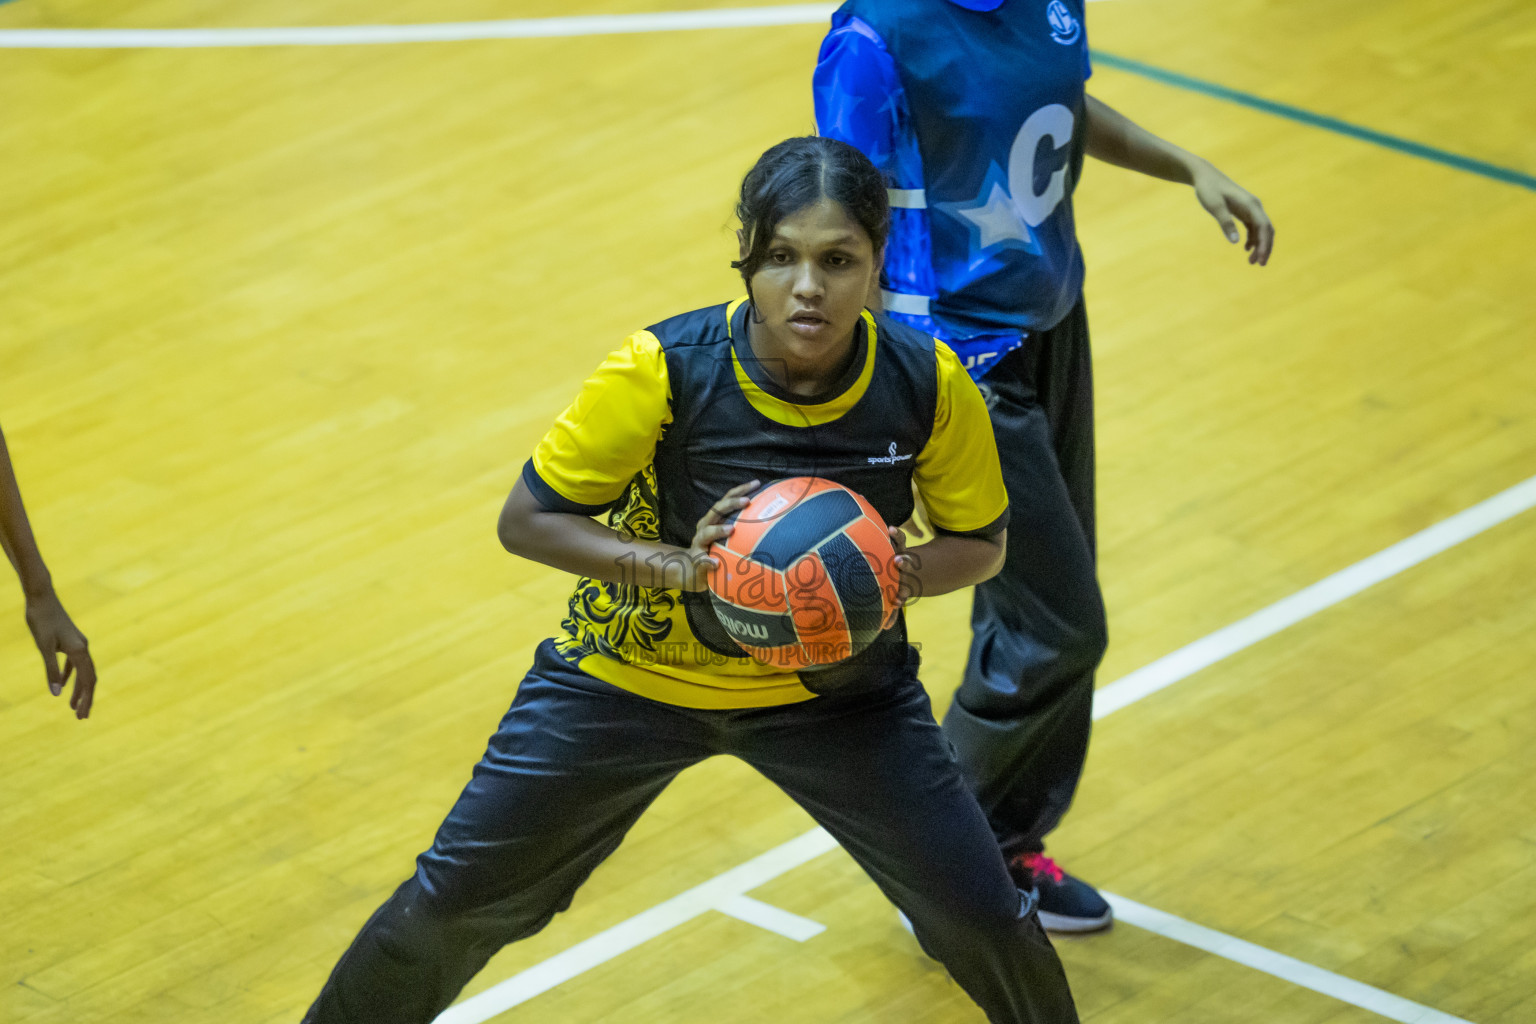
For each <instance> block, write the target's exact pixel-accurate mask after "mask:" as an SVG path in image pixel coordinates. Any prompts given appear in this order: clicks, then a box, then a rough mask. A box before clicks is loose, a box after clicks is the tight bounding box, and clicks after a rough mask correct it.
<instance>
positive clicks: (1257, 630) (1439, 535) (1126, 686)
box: [1093, 477, 1536, 721]
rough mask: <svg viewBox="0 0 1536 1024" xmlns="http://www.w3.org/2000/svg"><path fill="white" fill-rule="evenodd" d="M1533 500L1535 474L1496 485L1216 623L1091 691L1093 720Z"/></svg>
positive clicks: (1409, 565)
mask: <svg viewBox="0 0 1536 1024" xmlns="http://www.w3.org/2000/svg"><path fill="white" fill-rule="evenodd" d="M1533 506H1536V477H1532V478H1531V479H1529V480H1526V481H1525V482H1523V483H1518V484H1516V485H1515V486H1513V487H1511V488H1510V489H1509V490H1507V491H1501V492H1499V493H1498V494H1495V495H1494V496H1493V497H1491V498H1489V499H1488V500H1487V501H1481V502H1478V503H1477V504H1476V505H1473V506H1472V507H1471V508H1469V509H1466V510H1464V511H1461V512H1458V513H1456V514H1455V515H1453V516H1451V517H1450V518H1449V519H1442V520H1441V521H1440V522H1438V523H1436V524H1435V525H1434V526H1431V527H1428V528H1427V529H1424V530H1420V531H1419V532H1418V533H1416V534H1414V535H1413V536H1411V537H1409V538H1408V539H1407V540H1402V541H1399V542H1398V543H1396V544H1393V545H1392V546H1391V547H1389V548H1387V549H1385V550H1383V551H1378V552H1377V553H1376V554H1374V555H1372V556H1370V557H1369V558H1366V559H1362V560H1361V561H1359V562H1356V563H1355V564H1354V565H1352V566H1350V567H1349V568H1348V569H1344V570H1342V571H1340V572H1336V573H1334V574H1333V575H1332V576H1329V577H1327V578H1325V579H1321V580H1318V581H1317V582H1316V583H1314V584H1312V585H1311V586H1310V587H1307V588H1305V589H1303V590H1298V591H1297V592H1296V593H1294V594H1292V595H1291V596H1290V597H1286V598H1282V599H1281V600H1279V601H1276V602H1275V603H1274V604H1272V605H1270V606H1269V607H1268V608H1262V609H1260V610H1259V611H1256V612H1254V613H1253V614H1252V615H1250V616H1248V617H1247V618H1245V619H1239V620H1238V621H1236V622H1234V623H1232V625H1230V626H1226V627H1223V628H1222V629H1218V630H1217V631H1216V632H1214V633H1212V634H1210V635H1209V636H1206V637H1202V638H1201V639H1199V640H1196V641H1195V642H1194V643H1192V644H1189V645H1188V646H1185V647H1180V648H1179V649H1178V650H1176V651H1174V652H1173V653H1172V654H1166V655H1164V656H1163V657H1161V658H1158V659H1157V660H1156V661H1154V662H1152V663H1151V664H1150V665H1144V666H1142V667H1141V668H1139V669H1137V670H1136V671H1134V672H1132V673H1130V674H1129V675H1125V676H1122V677H1120V678H1119V679H1117V680H1115V681H1114V682H1113V683H1110V684H1109V685H1107V686H1102V687H1100V688H1099V690H1098V691H1097V692H1096V693H1094V695H1093V718H1094V721H1098V720H1099V719H1100V718H1103V717H1104V716H1105V715H1107V714H1109V713H1111V712H1113V711H1118V710H1120V709H1121V708H1123V707H1125V706H1126V705H1127V704H1134V703H1136V702H1137V701H1138V700H1141V698H1143V697H1146V696H1148V695H1149V694H1153V693H1156V692H1157V691H1158V690H1161V689H1162V688H1163V687H1165V686H1172V685H1173V684H1174V683H1176V682H1178V681H1179V680H1180V679H1185V678H1188V677H1189V676H1192V675H1194V674H1195V673H1196V672H1199V671H1200V670H1201V669H1203V668H1206V667H1207V666H1210V665H1214V664H1216V663H1217V662H1218V661H1221V660H1222V659H1223V658H1228V657H1231V656H1232V655H1234V654H1236V653H1237V652H1238V651H1241V650H1243V649H1244V648H1247V647H1252V646H1253V645H1254V644H1256V643H1258V642H1259V641H1260V640H1264V639H1266V638H1268V637H1272V636H1274V635H1275V634H1276V633H1278V632H1280V631H1281V630H1282V629H1285V628H1286V627H1288V626H1294V625H1295V624H1296V623H1298V622H1300V621H1301V620H1302V619H1305V618H1308V617H1310V616H1313V615H1316V614H1317V613H1318V612H1320V611H1322V610H1323V609H1324V608H1328V607H1331V606H1332V605H1336V604H1338V603H1339V602H1340V601H1343V600H1344V599H1345V598H1349V597H1353V596H1355V595H1356V594H1358V593H1360V592H1361V591H1362V590H1365V589H1366V588H1368V587H1373V586H1375V585H1376V584H1378V583H1380V582H1381V581H1382V580H1386V579H1391V578H1392V577H1393V576H1396V575H1397V574H1398V573H1400V572H1402V571H1403V570H1404V569H1409V568H1412V567H1413V566H1415V565H1418V564H1419V563H1420V562H1422V561H1424V560H1425V559H1426V558H1430V557H1433V556H1434V555H1438V554H1439V553H1440V552H1442V551H1444V550H1446V549H1447V548H1453V547H1455V546H1456V545H1457V544H1460V543H1461V542H1462V541H1464V540H1467V539H1468V538H1470V537H1475V536H1477V535H1478V534H1480V533H1482V532H1483V531H1484V530H1486V529H1488V528H1489V527H1491V526H1497V525H1498V524H1499V523H1502V522H1504V521H1505V520H1506V519H1509V518H1511V517H1513V516H1517V515H1519V514H1520V513H1521V512H1524V511H1526V510H1527V509H1529V508H1531V507H1533Z"/></svg>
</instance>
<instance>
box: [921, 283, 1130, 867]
mask: <svg viewBox="0 0 1536 1024" xmlns="http://www.w3.org/2000/svg"><path fill="white" fill-rule="evenodd" d="M981 384H982V391H983V393H984V394H985V395H986V398H987V407H988V409H989V410H990V411H991V414H992V431H993V433H994V435H995V436H996V438H997V450H998V455H999V456H1000V457H1001V459H1002V465H1003V482H1004V484H1005V485H1006V487H1007V489H1008V502H1009V520H1008V553H1007V558H1006V560H1005V561H1004V563H1003V569H1002V571H1001V572H1000V573H998V574H997V575H996V576H994V577H993V578H992V579H990V580H988V581H987V582H985V583H983V584H981V585H980V586H978V587H977V588H976V595H975V600H974V603H973V605H972V608H971V653H970V659H969V661H968V662H967V664H966V667H965V676H964V678H963V680H962V682H961V684H960V688H959V689H958V690H957V691H956V692H955V697H954V700H953V702H952V703H951V705H950V708H949V711H948V713H947V714H946V715H945V717H944V733H945V735H946V736H948V737H949V739H950V742H951V743H952V744H953V745H954V749H955V757H956V759H957V760H958V761H959V762H960V767H961V769H962V770H963V771H964V772H965V775H966V778H967V780H968V781H969V782H970V784H971V786H972V789H973V790H974V792H975V793H976V799H977V801H978V802H979V803H980V804H981V806H982V809H983V810H984V811H985V812H986V814H987V817H988V818H989V819H990V821H991V822H992V827H993V829H994V831H995V832H996V833H997V837H998V840H999V842H1000V843H1001V845H1002V847H1003V850H1004V852H1005V853H1007V854H1009V855H1010V856H1011V855H1014V854H1019V853H1030V852H1034V851H1038V850H1040V849H1043V847H1044V841H1045V836H1046V834H1047V833H1048V832H1050V831H1051V830H1052V829H1053V828H1055V827H1056V825H1057V823H1058V822H1059V821H1060V820H1061V816H1062V815H1063V814H1065V813H1066V810H1067V807H1068V806H1069V805H1070V804H1071V802H1072V794H1073V793H1074V792H1075V791H1076V789H1077V783H1078V780H1079V779H1080V778H1081V777H1082V772H1083V763H1084V761H1085V760H1086V758H1087V755H1088V732H1089V725H1090V722H1091V717H1090V716H1091V714H1092V710H1093V673H1094V670H1095V669H1096V668H1098V665H1099V661H1100V659H1101V658H1103V656H1104V648H1105V646H1106V645H1107V644H1108V631H1107V627H1106V625H1105V617H1104V599H1103V596H1102V595H1101V593H1100V591H1099V583H1098V574H1097V568H1096V565H1095V553H1094V548H1095V537H1094V446H1093V371H1092V365H1091V362H1090V353H1089V349H1088V316H1087V313H1086V312H1085V310H1084V308H1083V302H1082V299H1081V298H1079V299H1078V302H1077V305H1076V306H1075V307H1073V309H1072V311H1071V312H1070V313H1068V314H1067V315H1066V317H1064V318H1063V319H1062V321H1061V322H1060V323H1058V324H1057V325H1056V326H1055V327H1052V328H1051V329H1050V330H1046V331H1040V332H1038V333H1035V334H1032V335H1030V337H1028V338H1027V339H1026V340H1025V342H1024V345H1023V347H1022V348H1018V349H1015V350H1014V351H1013V352H1011V353H1009V354H1008V355H1007V356H1005V357H1003V359H1001V360H1000V361H999V362H998V364H997V365H996V366H995V367H993V368H992V370H990V371H989V372H988V373H987V374H986V375H985V376H984V377H983V378H982V381H981Z"/></svg>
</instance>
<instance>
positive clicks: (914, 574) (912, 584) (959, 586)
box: [897, 530, 1008, 604]
mask: <svg viewBox="0 0 1536 1024" xmlns="http://www.w3.org/2000/svg"><path fill="white" fill-rule="evenodd" d="M1007 546H1008V531H1007V530H1003V531H1001V532H999V533H996V534H994V535H992V536H990V537H966V536H962V535H960V534H953V533H941V534H939V535H938V536H936V537H934V538H933V540H931V541H929V542H928V543H926V544H923V545H920V546H918V547H915V548H905V549H903V550H901V551H900V552H899V553H898V555H897V560H898V563H899V564H900V566H901V596H902V603H903V604H905V603H907V602H909V601H912V600H915V599H917V598H919V597H937V596H938V595H940V594H948V593H950V592H951V591H955V590H963V589H964V588H966V587H974V586H975V585H976V584H978V583H985V582H986V581H987V580H989V579H991V578H992V577H993V576H996V575H997V574H998V571H999V570H1001V569H1002V567H1003V553H1004V552H1005V551H1006V550H1007Z"/></svg>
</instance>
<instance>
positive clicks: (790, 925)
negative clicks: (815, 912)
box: [715, 837, 830, 942]
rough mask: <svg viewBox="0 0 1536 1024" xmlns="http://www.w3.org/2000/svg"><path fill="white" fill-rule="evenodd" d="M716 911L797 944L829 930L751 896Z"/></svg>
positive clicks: (724, 905)
mask: <svg viewBox="0 0 1536 1024" xmlns="http://www.w3.org/2000/svg"><path fill="white" fill-rule="evenodd" d="M829 838H830V837H829ZM715 909H716V910H718V911H720V913H722V914H729V915H730V916H731V917H734V918H736V920H738V921H745V922H746V923H747V924H755V925H757V927H759V928H766V929H767V930H768V931H770V932H777V933H778V934H780V935H782V936H784V937H785V938H786V939H794V940H795V941H796V942H804V941H805V940H806V939H814V938H815V937H816V936H818V935H820V934H821V933H822V932H824V931H826V930H827V926H826V925H824V924H822V923H821V922H820V921H812V920H811V919H810V918H808V917H801V916H800V915H799V914H791V913H790V912H789V911H787V910H783V909H781V908H779V907H775V906H773V905H772V904H769V903H764V902H763V901H762V900H755V899H753V898H752V897H751V896H737V897H735V898H734V899H729V900H726V901H725V902H724V903H722V904H720V905H719V906H717V907H716V908H715Z"/></svg>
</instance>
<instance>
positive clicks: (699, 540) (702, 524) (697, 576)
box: [682, 480, 762, 590]
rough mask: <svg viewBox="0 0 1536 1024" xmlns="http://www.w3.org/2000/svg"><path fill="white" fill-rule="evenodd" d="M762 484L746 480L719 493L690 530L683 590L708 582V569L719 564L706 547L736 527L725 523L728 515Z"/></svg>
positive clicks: (735, 511) (696, 587)
mask: <svg viewBox="0 0 1536 1024" xmlns="http://www.w3.org/2000/svg"><path fill="white" fill-rule="evenodd" d="M761 486H762V482H761V481H758V480H748V481H747V482H746V483H744V484H738V485H737V486H735V487H732V488H731V489H730V490H728V491H726V492H725V493H724V494H723V495H721V496H720V500H719V501H717V502H715V503H714V504H713V505H711V506H710V508H709V511H708V512H706V513H704V517H703V518H702V519H700V520H699V523H698V525H697V526H696V527H694V530H693V542H692V543H691V544H689V545H688V559H689V562H690V564H691V566H692V569H693V576H692V578H691V579H688V580H685V581H683V583H682V589H684V590H703V589H705V588H706V587H707V586H708V585H709V570H711V569H713V568H715V567H716V566H717V565H718V564H719V560H718V559H716V558H715V557H714V556H713V555H711V554H710V553H709V549H710V546H711V545H713V544H715V543H717V542H719V541H722V540H725V538H727V537H729V536H730V535H731V532H732V531H733V530H735V529H736V526H735V524H734V523H728V522H726V520H727V519H729V518H730V517H731V516H733V515H735V514H736V513H737V512H740V511H741V510H742V509H744V508H746V507H747V503H748V502H750V501H751V500H752V497H751V495H752V492H753V491H755V490H757V489H758V488H759V487H761Z"/></svg>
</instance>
